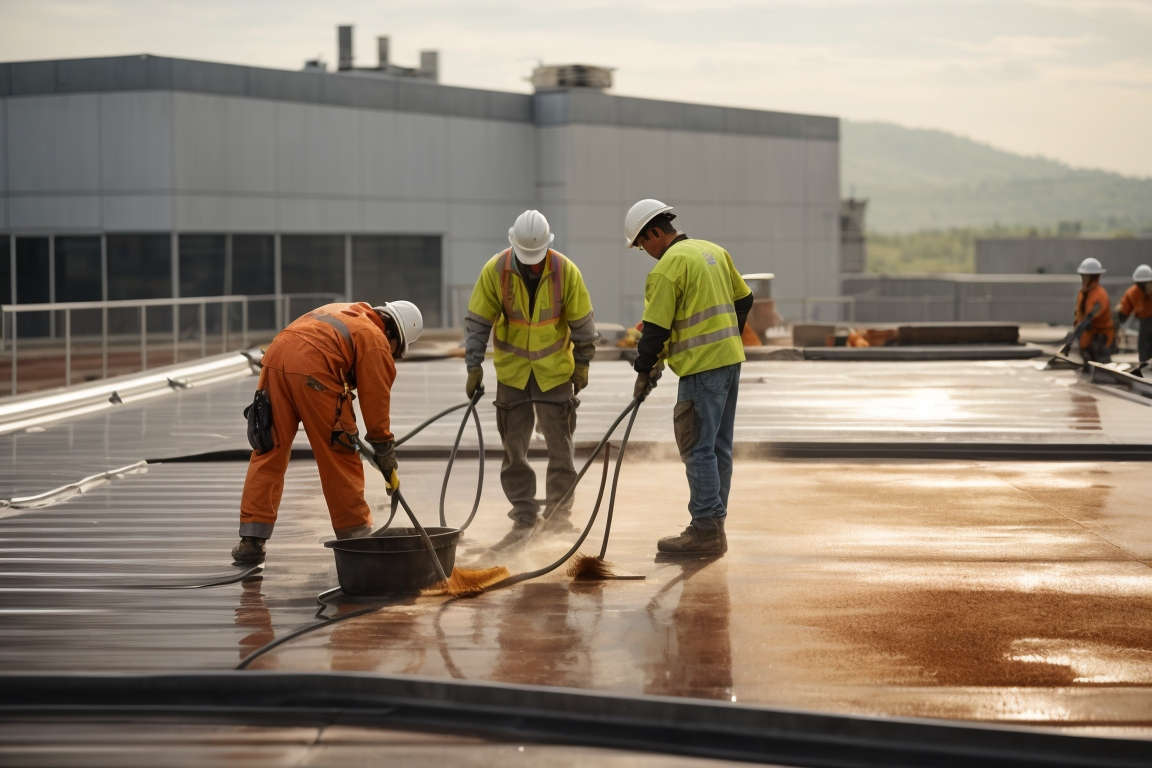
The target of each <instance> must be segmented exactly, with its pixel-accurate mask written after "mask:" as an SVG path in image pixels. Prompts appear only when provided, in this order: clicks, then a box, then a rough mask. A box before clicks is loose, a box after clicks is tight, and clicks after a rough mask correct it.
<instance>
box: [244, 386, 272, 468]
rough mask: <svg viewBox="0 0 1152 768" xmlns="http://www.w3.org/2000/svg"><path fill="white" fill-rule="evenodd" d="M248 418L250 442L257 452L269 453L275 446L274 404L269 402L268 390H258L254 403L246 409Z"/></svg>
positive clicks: (245, 414)
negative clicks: (273, 429)
mask: <svg viewBox="0 0 1152 768" xmlns="http://www.w3.org/2000/svg"><path fill="white" fill-rule="evenodd" d="M244 418H245V419H247V420H248V444H249V445H251V446H252V450H254V451H256V453H268V451H270V450H272V449H273V448H274V447H275V445H276V444H275V442H274V441H273V439H272V404H271V403H270V402H268V392H267V391H265V390H263V389H258V390H256V394H255V395H254V396H253V398H252V404H251V405H249V406H248V407H247V408H245V409H244Z"/></svg>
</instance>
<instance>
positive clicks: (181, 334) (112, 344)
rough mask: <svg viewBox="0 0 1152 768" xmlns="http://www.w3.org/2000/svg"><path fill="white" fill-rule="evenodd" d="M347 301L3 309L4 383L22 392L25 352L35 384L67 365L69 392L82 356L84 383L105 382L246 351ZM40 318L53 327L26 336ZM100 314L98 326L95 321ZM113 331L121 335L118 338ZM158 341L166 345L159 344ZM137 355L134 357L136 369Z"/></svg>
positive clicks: (268, 298) (221, 299) (332, 297)
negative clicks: (26, 325)
mask: <svg viewBox="0 0 1152 768" xmlns="http://www.w3.org/2000/svg"><path fill="white" fill-rule="evenodd" d="M342 298H343V297H342V296H340V295H338V294H331V293H293V294H281V295H272V294H267V295H255V296H251V295H227V296H194V297H187V298H179V299H171V298H170V299H124V300H112V301H66V302H47V303H41V304H5V305H2V306H0V350H2V351H3V353H4V354H3V356H2V358H0V370H2V368H3V367H5V366H6V367H8V368H9V369H10V370H9V371H8V376H7V377H4V378H8V379H9V381H10V382H11V383H10V387H9V391H8V394H9V395H15V394H18V393H19V392H20V371H21V355H22V353H23V355H24V362H25V368H29V367H31V368H33V369H34V371H35V373H36V374H37V376H33V377H32V378H35V379H36V381H37V383H38V384H44V382H46V381H47V382H49V385H52V384H56V383H59V381H60V377H59V373H58V371H59V368H60V367H61V366H62V368H63V384H64V386H70V385H71V384H72V383H73V378H74V372H75V371H74V368H75V363H76V362H77V358H78V356H82V358H83V361H84V363H85V366H84V370H85V371H86V372H87V373H86V375H85V378H86V379H87V380H91V379H94V378H107V377H108V376H109V375H110V373H123V372H125V370H141V371H143V370H147V369H148V368H149V367H152V366H155V365H168V364H171V363H175V362H178V361H179V359H180V352H181V350H182V349H183V350H185V351H186V352H188V353H190V356H192V357H207V356H208V355H209V354H215V353H217V352H227V351H229V350H232V349H246V348H247V347H248V346H249V345H250V344H251V343H252V342H253V340H254V338H256V337H257V336H258V337H259V340H266V339H268V338H271V336H272V335H274V334H275V332H276V331H277V330H279V329H280V328H282V327H284V326H285V325H287V324H288V323H289V322H290V321H291V320H292V319H293V318H294V317H295V316H296V314H299V313H302V312H305V311H307V310H308V309H311V308H312V307H315V306H317V305H319V304H325V303H328V302H331V301H340V300H342ZM254 307H257V308H259V312H258V314H259V315H260V319H261V320H260V322H258V323H257V324H256V326H255V327H254V326H253V323H252V315H253V314H254V313H253V308H254ZM185 310H190V312H191V313H192V314H193V315H194V317H193V318H192V322H187V321H188V319H189V312H186V311H185ZM37 313H48V314H49V318H50V322H49V323H47V324H45V327H46V328H47V329H48V330H47V331H46V332H42V333H37V334H27V333H26V334H21V332H20V326H21V318H28V317H31V316H35V315H36V314H37ZM80 313H84V314H82V315H80V317H81V318H82V319H81V321H80V323H76V322H74V320H75V317H76V316H77V315H78V314H80ZM97 313H98V315H99V320H98V322H94V320H95V315H96V314H97ZM113 313H115V314H117V315H118V317H117V318H116V320H117V322H116V323H111V322H110V315H112V314H113ZM126 313H130V314H135V315H136V316H137V318H138V319H137V320H136V322H135V323H128V322H125V321H126V318H125V317H124V315H125V314H126ZM150 314H151V317H152V320H153V321H158V322H152V329H150V328H149V324H150V321H149V316H150ZM169 324H170V328H165V329H164V330H162V331H158V330H155V327H156V326H157V325H162V326H166V325H169ZM78 325H79V327H77V326H78ZM113 325H116V326H117V329H118V330H116V331H115V332H114V331H113V328H112V326H113ZM132 325H135V327H136V332H135V333H133V332H132V331H131V330H126V329H127V328H130V327H131V326H132ZM61 328H62V329H63V330H62V331H61V330H60V329H61ZM157 337H161V338H165V341H164V342H163V343H162V344H157V343H156V342H155V339H156V338H157ZM150 342H151V344H150ZM150 346H151V351H150ZM97 349H98V351H97ZM61 354H62V355H63V359H62V360H61V359H60V355H61ZM132 357H137V361H136V362H135V363H134V362H133V361H132V360H131V358H132ZM97 361H98V363H99V365H98V367H97V366H96V363H97ZM97 370H98V371H99V373H98V375H97V373H96V371H97ZM34 388H36V389H40V388H43V387H41V386H37V387H34Z"/></svg>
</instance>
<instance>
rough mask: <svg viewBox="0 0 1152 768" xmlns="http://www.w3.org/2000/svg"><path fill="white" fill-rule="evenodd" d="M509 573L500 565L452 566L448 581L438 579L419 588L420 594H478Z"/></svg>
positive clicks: (502, 579)
mask: <svg viewBox="0 0 1152 768" xmlns="http://www.w3.org/2000/svg"><path fill="white" fill-rule="evenodd" d="M511 575H512V574H511V573H510V572H509V570H508V569H507V568H505V567H504V566H502V565H497V566H494V567H492V568H477V569H470V568H453V569H452V575H451V576H449V577H448V581H438V582H436V583H435V584H433V585H432V586H430V587H427V588H426V589H423V590H421V591H420V594H421V595H425V596H433V595H450V596H452V597H463V596H465V595H478V594H480V593H481V592H483V591H485V590H486V589H489V588H490V587H492V586H494V585H495V584H498V583H500V582H501V581H504V579H507V578H508V577H509V576H511Z"/></svg>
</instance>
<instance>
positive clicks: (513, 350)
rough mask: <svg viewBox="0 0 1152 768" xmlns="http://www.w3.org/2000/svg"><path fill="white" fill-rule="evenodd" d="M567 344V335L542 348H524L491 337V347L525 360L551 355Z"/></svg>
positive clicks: (540, 358)
mask: <svg viewBox="0 0 1152 768" xmlns="http://www.w3.org/2000/svg"><path fill="white" fill-rule="evenodd" d="M567 345H568V337H567V336H565V337H563V338H560V339H556V341H554V342H552V343H551V344H549V345H548V346H546V347H544V349H531V350H529V349H524V347H517V346H516V345H515V344H509V343H508V342H506V341H502V340H501V339H492V348H493V349H498V350H500V351H501V352H507V353H508V354H510V355H516V357H522V358H524V359H525V360H543V359H544V358H546V357H548V356H549V355H553V354H555V353H557V352H559V351H560V350H562V349H564V347H565V346H567Z"/></svg>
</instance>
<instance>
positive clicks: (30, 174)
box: [5, 94, 101, 194]
mask: <svg viewBox="0 0 1152 768" xmlns="http://www.w3.org/2000/svg"><path fill="white" fill-rule="evenodd" d="M100 99H101V97H100V96H97V95H95V94H82V95H70V96H38V97H35V98H22V97H18V98H14V99H8V100H7V114H8V136H9V138H10V140H11V142H12V148H13V149H14V150H15V151H13V152H12V153H11V157H9V158H8V159H7V164H8V168H7V170H8V173H9V174H10V179H11V183H12V190H13V191H17V192H50V193H54V194H75V193H78V192H79V193H83V192H93V193H94V192H98V191H99V189H100V171H99V168H100V166H99V158H100V154H99V137H100V130H99V125H100ZM5 154H6V155H7V154H8V153H7V152H6V153H5Z"/></svg>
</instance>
